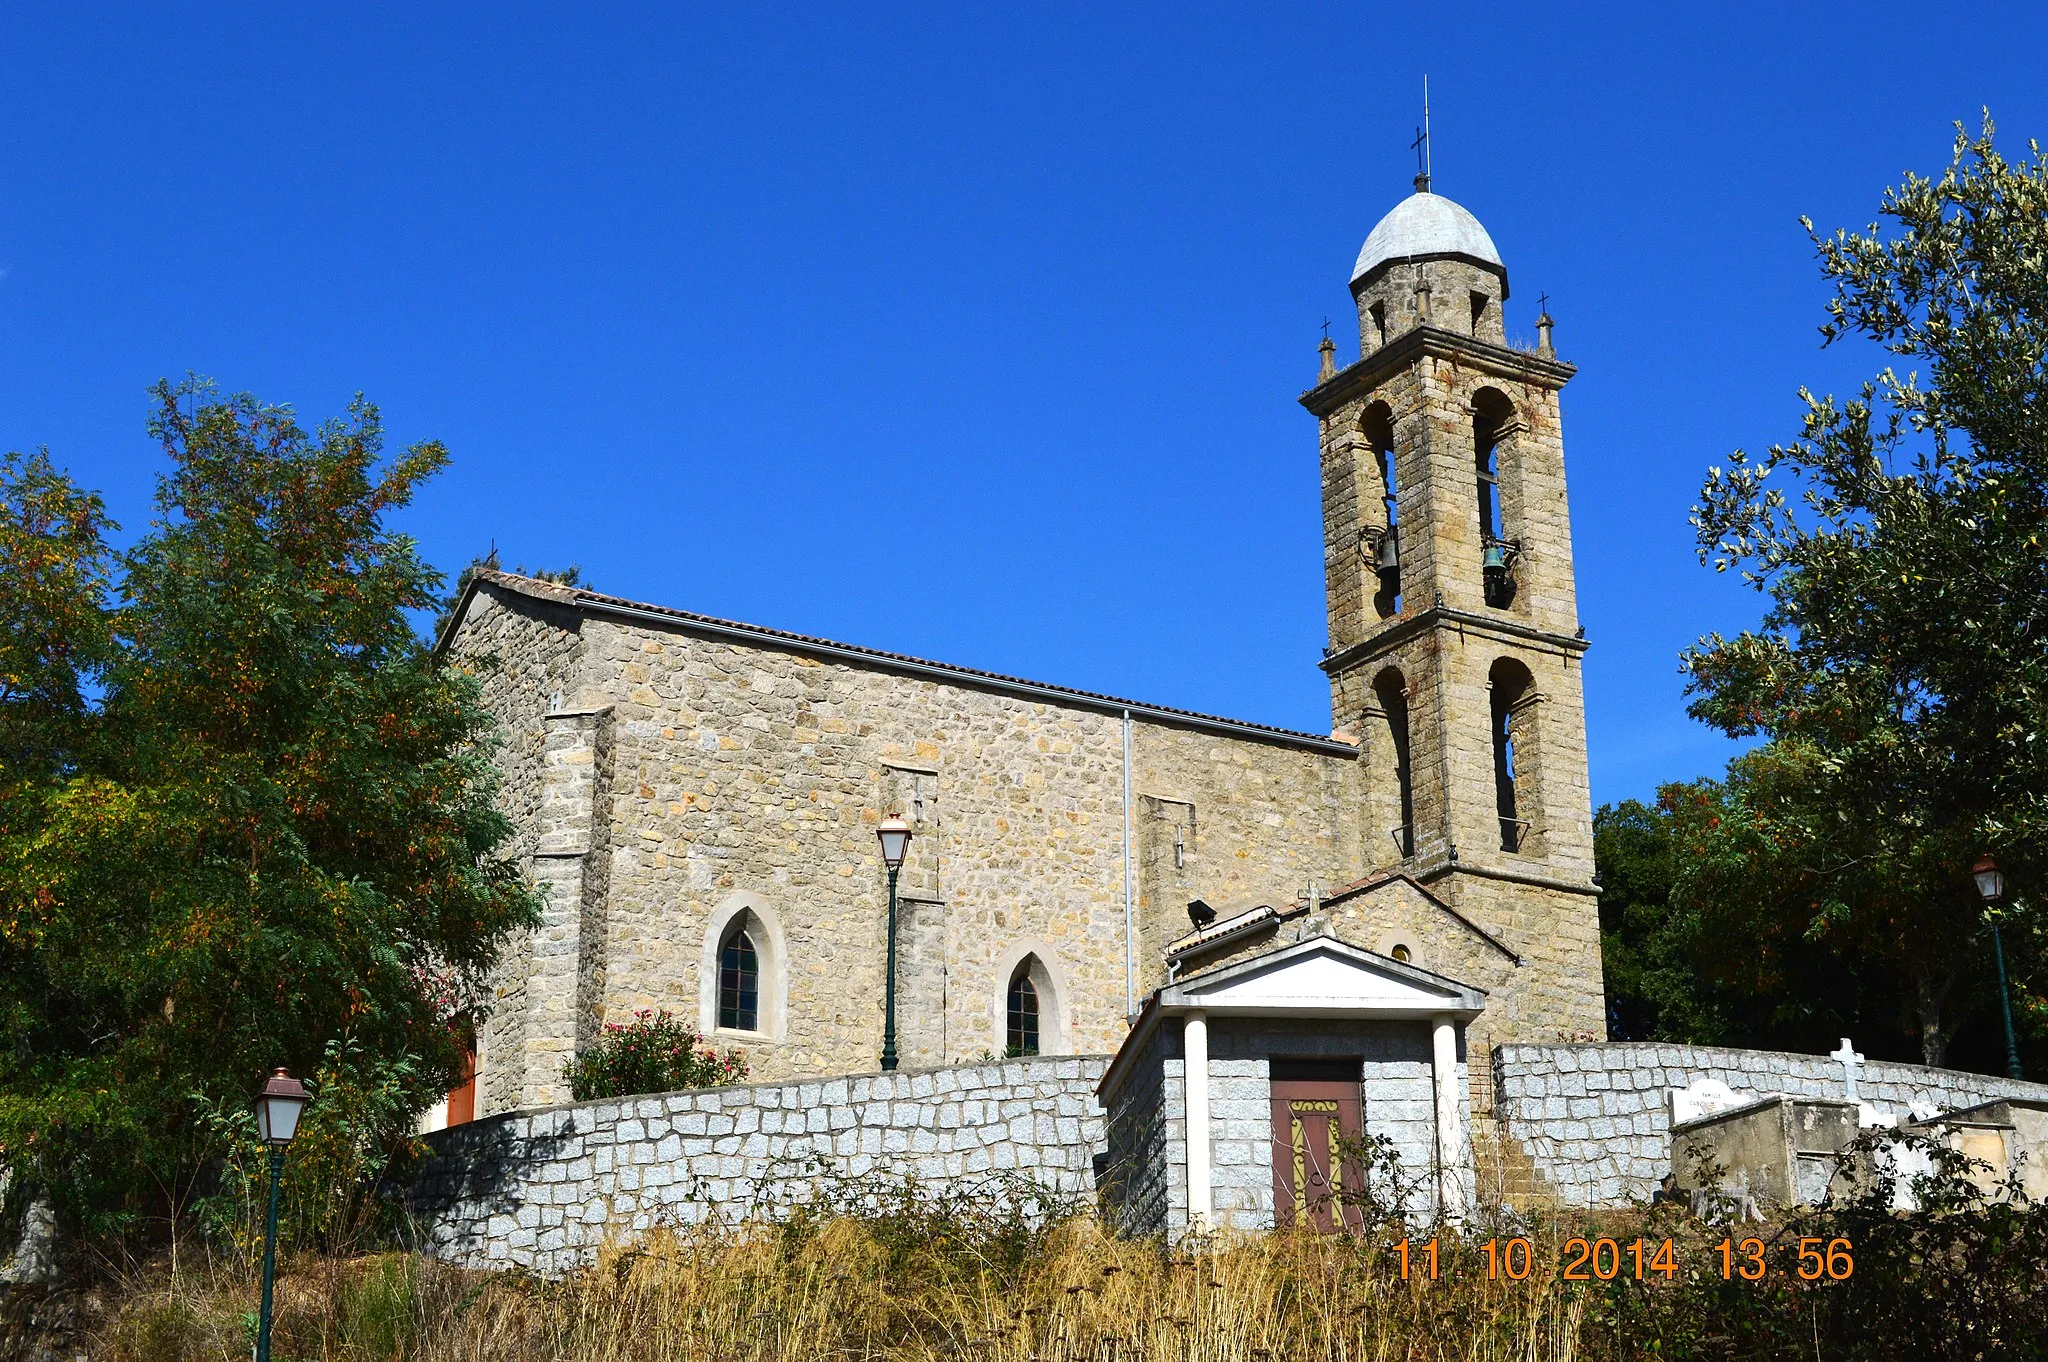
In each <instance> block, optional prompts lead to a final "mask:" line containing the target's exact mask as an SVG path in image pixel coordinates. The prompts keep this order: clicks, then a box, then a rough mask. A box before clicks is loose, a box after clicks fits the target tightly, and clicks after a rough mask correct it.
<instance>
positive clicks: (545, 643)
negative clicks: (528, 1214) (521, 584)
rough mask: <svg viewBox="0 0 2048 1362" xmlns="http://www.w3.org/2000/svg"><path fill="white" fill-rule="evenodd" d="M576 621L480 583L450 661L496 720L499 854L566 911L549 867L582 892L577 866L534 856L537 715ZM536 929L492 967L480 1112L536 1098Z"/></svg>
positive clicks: (571, 660) (543, 759)
mask: <svg viewBox="0 0 2048 1362" xmlns="http://www.w3.org/2000/svg"><path fill="white" fill-rule="evenodd" d="M581 629H582V617H581V615H580V614H579V613H578V612H577V611H575V610H571V609H565V608H563V607H562V606H561V605H559V604H553V603H550V602H547V601H544V600H536V599H531V598H523V599H521V600H520V601H519V602H518V603H517V605H516V606H514V605H508V604H507V603H505V602H501V601H499V600H498V599H496V598H495V597H493V596H491V595H490V594H489V593H486V592H479V593H478V594H477V596H476V597H475V598H474V600H473V601H472V602H471V604H470V607H469V610H468V611H467V612H466V613H465V615H464V616H463V618H462V619H461V620H460V621H459V622H458V626H457V630H456V635H455V638H454V639H453V640H452V646H451V648H450V655H451V657H452V659H453V660H454V661H455V663H456V664H457V665H464V666H470V667H473V668H475V670H476V672H477V675H478V679H479V681H480V682H481V684H482V686H483V699H484V705H485V707H486V708H487V709H488V710H490V712H491V714H492V716H493V717H494V718H496V720H497V721H498V745H497V750H496V752H495V753H494V754H493V757H494V761H495V764H496V766H497V768H498V772H499V775H500V777H501V782H500V785H499V787H498V793H497V803H498V807H499V809H501V810H502V811H503V812H504V814H505V816H506V817H507V818H509V819H510V820H511V821H512V829H513V835H512V840H511V842H510V843H509V844H508V845H507V846H506V847H505V848H504V849H503V852H502V854H504V855H506V856H507V857H509V858H511V859H514V860H517V861H519V862H521V863H522V864H524V865H526V866H527V867H528V869H529V871H531V872H533V873H534V874H535V879H536V882H537V884H538V885H539V887H540V888H541V889H542V892H543V893H545V894H547V895H548V898H549V909H550V911H551V912H553V913H556V914H559V913H560V912H561V911H564V910H565V908H566V903H565V902H564V899H565V898H566V895H567V894H568V891H567V890H566V889H563V888H559V887H558V886H556V885H555V884H554V883H552V881H553V880H555V879H556V878H559V876H558V874H557V872H567V871H573V872H574V874H575V877H576V879H577V883H578V886H579V887H578V889H577V890H576V899H577V900H578V901H580V897H581V890H580V884H581V873H582V867H581V865H580V864H578V865H575V866H560V865H543V864H538V863H537V862H536V860H535V854H536V852H538V851H539V850H540V843H541V838H542V836H543V834H544V832H545V830H546V822H547V820H544V819H543V817H542V804H543V801H544V800H545V798H546V793H547V790H548V784H549V782H548V780H547V778H546V775H545V768H546V766H547V764H548V761H547V743H548V734H547V724H546V721H545V719H544V716H545V715H547V714H548V713H550V712H552V711H553V710H556V709H559V708H560V707H561V703H562V698H563V697H564V696H565V695H567V694H568V693H569V692H571V691H573V690H574V689H575V686H576V668H577V663H578V660H579V658H580V657H581V652H582V636H581ZM544 938H545V932H543V933H535V934H530V935H528V936H525V937H523V938H521V939H520V940H519V941H518V942H517V943H516V944H515V945H514V946H513V947H512V948H511V949H510V950H509V951H507V952H506V956H505V959H504V960H503V961H501V962H500V965H499V968H498V970H497V974H496V977H495V980H494V997H493V1006H492V1009H491V1015H490V1018H489V1019H488V1020H487V1021H486V1022H485V1024H484V1026H483V1029H482V1034H481V1035H479V1036H478V1038H477V1040H478V1045H477V1059H478V1063H477V1087H478V1092H477V1101H478V1109H479V1110H480V1111H504V1110H507V1109H508V1108H511V1107H516V1106H519V1105H521V1103H522V1102H525V1101H531V1100H539V1099H538V1098H537V1096H536V1095H535V1094H533V1093H531V1092H530V1091H529V1090H528V1088H529V1084H528V1075H529V1072H530V1071H532V1070H533V1069H534V1067H535V1066H534V1062H533V1057H532V1056H530V1055H529V1054H528V1052H527V1040H528V1034H527V1032H528V1018H529V1014H530V1013H531V1012H532V1011H534V1010H536V1009H539V1010H543V1011H545V1010H548V1009H549V1008H550V1007H551V1006H552V999H551V998H549V997H548V996H547V995H548V994H549V992H550V990H549V989H548V988H547V987H546V986H545V985H544V986H543V987H542V988H541V989H539V990H537V991H533V992H532V993H531V995H530V991H529V984H530V983H532V982H533V980H534V976H535V956H534V949H535V946H536V944H540V943H542V942H543V941H544ZM543 955H545V951H543ZM543 963H545V962H543Z"/></svg>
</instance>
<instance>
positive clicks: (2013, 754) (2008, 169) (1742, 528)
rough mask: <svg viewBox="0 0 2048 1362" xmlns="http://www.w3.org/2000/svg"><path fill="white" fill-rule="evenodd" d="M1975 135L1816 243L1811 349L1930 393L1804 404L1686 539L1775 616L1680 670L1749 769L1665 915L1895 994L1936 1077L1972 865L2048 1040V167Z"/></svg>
mask: <svg viewBox="0 0 2048 1362" xmlns="http://www.w3.org/2000/svg"><path fill="white" fill-rule="evenodd" d="M1992 136H1993V129H1992V124H1991V120H1990V118H1989V116H1988V115H1987V116H1986V118H1985V120H1984V125H1983V130H1982V132H1981V133H1979V134H1978V135H1976V136H1974V137H1972V136H1970V135H1968V134H1966V133H1965V132H1964V131H1963V130H1962V129H1961V128H1960V127H1959V128H1958V130H1957V138H1956V145H1955V154H1954V159H1953V162H1952V164H1951V165H1950V167H1949V168H1948V170H1947V171H1946V172H1945V173H1944V174H1943V175H1942V176H1941V178H1939V179H1938V180H1929V179H1925V178H1923V177H1920V176H1917V175H1911V174H1909V175H1908V176H1907V177H1906V179H1905V182H1904V183H1903V184H1902V185H1901V186H1899V187H1897V188H1895V189H1892V190H1890V191H1888V192H1887V193H1886V195H1885V197H1884V202H1883V207H1882V217H1883V218H1884V219H1885V222H1884V223H1883V224H1872V225H1871V226H1870V227H1868V228H1867V229H1866V230H1865V231H1863V232H1860V233H1851V232H1846V231H1844V232H1837V233H1836V234H1835V235H1834V236H1832V237H1821V236H1819V235H1817V234H1816V235H1814V237H1813V240H1814V243H1815V247H1816V249H1817V251H1818V252H1819V257H1820V263H1821V269H1822V273H1823V275H1824V276H1825V277H1826V278H1827V279H1828V280H1829V282H1830V283H1831V284H1832V285H1833V288H1834V295H1833V297H1832V299H1831V300H1830V302H1829V304H1828V319H1827V323H1826V325H1825V326H1824V327H1823V328H1822V336H1823V340H1824V343H1827V344H1833V343H1835V342H1837V341H1840V340H1843V339H1846V338H1850V337H1859V336H1860V337H1863V338H1866V339H1868V340H1871V341H1874V342H1876V343H1877V344H1878V345H1879V346H1881V347H1883V348H1884V349H1885V350H1887V351H1889V352H1890V353H1891V354H1893V355H1896V356H1900V357H1903V358H1905V359H1908V360H1911V361H1913V362H1915V363H1918V364H1922V365H1924V366H1925V371H1926V372H1925V376H1924V378H1923V377H1922V376H1921V375H1920V374H1918V373H1914V372H1909V373H1907V374H1906V375H1904V376H1903V377H1902V376H1900V375H1899V374H1898V373H1897V372H1896V371H1895V370H1894V369H1892V368H1890V367H1886V368H1885V369H1884V370H1883V371H1882V372H1881V373H1879V374H1878V375H1877V376H1876V377H1875V378H1873V379H1872V380H1871V381H1870V382H1868V383H1866V384H1864V385H1863V387H1862V390H1861V392H1860V394H1859V395H1858V396H1857V397H1855V398H1853V399H1851V400H1848V401H1845V402H1837V401H1836V400H1835V399H1834V398H1832V397H1815V396H1813V395H1812V394H1811V393H1808V392H1806V391H1804V390H1802V391H1801V394H1800V395H1801V398H1802V400H1803V401H1804V402H1805V404H1806V415H1805V420H1804V429H1803V431H1802V434H1801V438H1800V439H1798V440H1796V441H1793V442H1791V443H1789V444H1785V445H1778V446H1773V447H1772V448H1771V450H1770V451H1769V453H1768V454H1767V455H1765V456H1764V457H1762V458H1760V459H1751V458H1749V457H1747V456H1746V455H1744V454H1743V453H1742V452H1740V451H1737V452H1736V453H1735V454H1734V455H1733V456H1732V457H1731V459H1730V463H1729V466H1728V467H1727V468H1726V469H1719V468H1717V469H1714V470H1712V471H1711V473H1710V475H1709V477H1708V479H1707V481H1706V484H1705V487H1704V490H1703V492H1702V495H1701V501H1700V504H1699V505H1698V506H1697V507H1695V508H1694V514H1693V523H1694V526H1695V528H1696V530H1697V533H1698V539H1699V545H1700V555H1701V560H1702V561H1703V562H1711V563H1712V564H1713V565H1714V567H1715V568H1716V569H1717V570H1721V571H1726V570H1729V569H1739V570H1740V571H1741V572H1742V573H1743V575H1744V576H1745V578H1747V579H1748V580H1749V581H1750V582H1752V583H1753V584H1755V585H1756V586H1757V587H1758V588H1759V589H1760V590H1762V591H1763V592H1764V593H1765V594H1766V595H1767V596H1768V598H1769V600H1770V606H1769V609H1768V611H1767V613H1766V615H1765V617H1764V620H1763V622H1762V624H1761V627H1759V628H1758V629H1756V630H1753V631H1750V632H1746V633H1743V634H1741V635H1739V636H1737V637H1734V638H1722V637H1720V636H1719V635H1715V636H1712V637H1709V638H1706V639H1703V640H1701V642H1700V644H1699V645H1698V646H1697V647H1695V648H1694V649H1692V650H1691V651H1690V652H1689V653H1688V654H1687V655H1686V658H1685V666H1686V668H1687V670H1688V672H1689V674H1690V689H1691V692H1692V693H1693V695H1694V697H1695V698H1694V701H1693V704H1692V712H1693V713H1694V714H1695V715H1696V716H1697V717H1699V718H1701V719H1703V720H1704V721H1706V722H1708V723H1710V724H1713V725H1715V726H1716V727H1718V728H1720V729H1722V730H1723V731H1724V732H1727V733H1729V734H1732V735H1735V736H1738V737H1751V736H1755V737H1761V738H1763V739H1765V740H1766V747H1765V749H1764V750H1762V751H1760V752H1758V753H1757V754H1755V755H1754V756H1752V757H1750V758H1745V760H1744V762H1743V763H1738V769H1736V770H1734V771H1732V772H1731V782H1730V786H1729V796H1728V801H1727V806H1726V808H1725V810H1724V811H1723V813H1722V815H1721V817H1720V821H1719V822H1718V823H1716V824H1714V825H1713V826H1711V827H1706V828H1700V829H1696V830H1695V831H1696V832H1697V833H1698V841H1697V843H1696V844H1693V845H1689V846H1688V847H1687V849H1686V851H1685V853H1684V856H1685V859H1686V861H1687V863H1688V864H1687V865H1686V866H1685V867H1682V869H1681V873H1680V875H1679V877H1678V878H1679V880H1680V881H1681V884H1680V891H1681V892H1682V893H1685V892H1689V893H1690V894H1691V895H1692V897H1693V901H1694V902H1696V903H1700V904H1703V905H1704V904H1709V903H1713V904H1718V905H1720V910H1721V911H1724V912H1727V913H1729V914H1732V915H1733V916H1734V917H1735V918H1736V919H1737V920H1736V921H1735V922H1733V923H1731V924H1727V925H1728V926H1729V927H1730V928H1731V929H1732V928H1735V927H1747V928H1749V929H1752V930H1760V929H1761V927H1762V926H1763V924H1765V922H1766V921H1767V920H1768V922H1769V923H1770V924H1771V930H1770V931H1769V932H1767V933H1764V935H1765V936H1767V937H1768V938H1770V939H1774V940H1783V941H1791V940H1793V939H1795V938H1796V939H1799V940H1803V941H1808V942H1814V943H1820V944H1823V945H1825V946H1826V947H1827V948H1828V950H1829V952H1830V953H1831V954H1832V956H1833V957H1834V958H1835V959H1837V960H1839V961H1854V962H1861V963H1863V964H1865V965H1868V966H1869V967H1871V968H1872V969H1873V970H1874V971H1876V972H1877V973H1879V974H1881V975H1882V976H1884V977H1885V978H1887V979H1889V980H1890V981H1891V982H1892V984H1893V985H1894V986H1895V987H1896V989H1897V991H1898V994H1899V996H1900V999H1901V1002H1900V1006H1901V1008H1902V1010H1903V1011H1904V1013H1905V1014H1906V1016H1907V1018H1908V1020H1909V1022H1910V1029H1911V1032H1912V1034H1913V1035H1914V1036H1915V1038H1916V1039H1917V1042H1918V1048H1919V1051H1920V1055H1921V1057H1922V1058H1923V1059H1924V1060H1926V1061H1927V1062H1929V1063H1940V1062H1942V1061H1943V1060H1944V1059H1945V1057H1946V1056H1947V1053H1948V1046H1949V1042H1950V1040H1951V1039H1952V1038H1953V1037H1954V1036H1955V1034H1956V1032H1957V1029H1958V1028H1959V1027H1960V1026H1961V1025H1962V1023H1963V1022H1964V1020H1965V1019H1966V1018H1967V1017H1969V1016H1970V1015H1971V1014H1972V1012H1973V1011H1974V1012H1978V1013H1980V1014H1981V1012H1982V1011H1983V1009H1984V1008H1985V1006H1986V1003H1987V993H1986V985H1987V984H1988V977H1989V969H1990V962H1989V948H1988V942H1987V940H1986V937H1985V933H1984V930H1983V921H1982V909H1981V906H1980V904H1979V902H1978V899H1977V896H1976V893H1975V891H1974V888H1973V887H1972V884H1971V880H1970V875H1969V867H1970V864H1971V862H1972V861H1973V860H1974V859H1975V858H1976V857H1977V855H1978V854H1979V853H1981V852H1983V851H1986V850H1989V851H1992V852H1994V853H1995V854H1996V855H1997V856H1998V857H1999V859H2000V861H2001V862H2002V863H2003V864H2004V865H2005V867H2006V870H2007V873H2008V876H2009V881H2010V883H2011V885H2012V887H2013V889H2014V890H2015V891H2016V898H2017V903H2016V906H2015V907H2014V908H2013V909H2012V910H2011V911H2010V914H2009V917H2008V928H2007V931H2008V946H2009V949H2010V950H2011V951H2012V954H2013V962H2014V964H2015V965H2016V967H2017V971H2016V976H2017V982H2018V984H2019V996H2018V997H2017V998H2016V1004H2017V1007H2018V1009H2019V1011H2020V1013H2021V1020H2022V1023H2023V1025H2025V1026H2027V1027H2028V1028H2029V1029H2032V1030H2039V1029H2040V1028H2041V1027H2042V1024H2043V1022H2044V1021H2048V1005H2044V1002H2043V1000H2042V998H2041V996H2040V994H2039V991H2038V987H2037V981H2038V980H2039V978H2040V975H2039V973H2038V968H2039V966H2038V962H2039V961H2040V960H2041V958H2042V945H2043V939H2042V932H2043V915H2042V913H2041V911H2040V908H2039V905H2040V903H2041V896H2042V892H2043V890H2044V888H2048V885H2044V869H2048V861H2044V853H2043V850H2042V849H2043V848H2044V847H2048V837H2044V834H2048V546H2044V543H2043V535H2044V531H2048V363H2044V355H2048V160H2044V158H2043V157H2042V154H2041V151H2040V148H2039V146H2038V145H2034V144H2030V147H2029V150H2030V153H2031V159H2030V160H2027V161H2022V162H2019V163H2008V162H2007V161H2006V160H2005V159H2004V158H2003V157H2002V156H2001V155H2000V154H1999V153H1998V152H1997V151H1996V150H1995V148H1994V147H1993V143H1992ZM1807 227H1808V231H1809V233H1811V232H1812V224H1811V223H1810V222H1809V223H1808V224H1807ZM1687 885H1690V890H1689V891H1688V890H1687V889H1686V886H1687ZM1724 936H1725V937H1726V938H1727V939H1729V940H1731V941H1732V940H1735V939H1738V938H1736V937H1735V936H1734V933H1733V931H1732V930H1730V931H1727V932H1724ZM1766 954H1767V953H1764V952H1759V957H1758V958H1759V959H1762V958H1765V957H1766Z"/></svg>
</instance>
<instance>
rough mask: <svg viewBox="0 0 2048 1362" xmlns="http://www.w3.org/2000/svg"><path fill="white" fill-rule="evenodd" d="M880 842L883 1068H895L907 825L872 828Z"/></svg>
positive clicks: (893, 822) (900, 822)
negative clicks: (899, 898)
mask: <svg viewBox="0 0 2048 1362" xmlns="http://www.w3.org/2000/svg"><path fill="white" fill-rule="evenodd" d="M875 836H876V837H879V838H880V839H881V841H882V864H884V865H886V866H888V867H889V974H888V983H887V985H886V986H885V987H884V989H883V992H882V1009H883V1010H882V1071H883V1072H884V1073H887V1072H888V1071H889V1070H891V1069H893V1068H895V1067H896V872H897V871H899V870H901V869H903V857H904V856H905V855H906V854H907V853H908V852H909V851H910V824H908V823H906V822H904V821H903V820H902V819H900V818H890V819H886V820H884V821H883V823H882V826H880V827H879V828H876V829H875Z"/></svg>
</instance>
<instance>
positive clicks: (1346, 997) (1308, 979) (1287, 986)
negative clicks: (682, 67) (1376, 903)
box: [1160, 937, 1485, 1017]
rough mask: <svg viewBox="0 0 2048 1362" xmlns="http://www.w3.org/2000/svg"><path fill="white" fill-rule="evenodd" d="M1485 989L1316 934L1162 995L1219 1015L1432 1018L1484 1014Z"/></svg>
mask: <svg viewBox="0 0 2048 1362" xmlns="http://www.w3.org/2000/svg"><path fill="white" fill-rule="evenodd" d="M1484 999H1485V995H1484V994H1482V993H1481V992H1480V991H1479V990H1477V989H1475V988H1471V987H1469V986H1467V985H1465V984H1461V983H1459V982H1458V981H1457V980H1455V979H1447V978H1445V977H1444V976H1442V975H1439V974H1432V973H1430V972H1429V971H1427V970H1421V969H1417V968H1415V967H1414V966H1412V965H1406V964H1403V963H1402V962H1400V961H1398V960H1393V959H1389V958H1388V957H1386V956H1383V955H1377V954H1374V953H1373V952H1372V951H1368V950H1362V949H1360V948H1359V947H1357V946H1353V945H1351V944H1350V943H1349V942H1345V941H1340V940H1338V939H1337V938H1335V937H1312V938H1310V939H1309V940H1307V941H1303V942H1300V943H1299V944H1296V945H1293V946H1288V947H1286V948H1285V949H1282V950H1278V951H1274V952H1272V953H1270V954H1267V955H1261V956H1254V957H1253V958H1251V959H1249V960H1242V961H1239V962H1237V963H1236V964H1233V965H1230V966H1228V967H1226V968H1223V969H1219V970H1215V971H1212V972H1209V973H1206V974H1199V975H1196V976H1194V977H1193V978H1189V979H1183V980H1181V981H1180V982H1178V983H1176V984H1173V985H1171V986H1169V987H1168V988H1166V989H1165V990H1163V991H1162V993H1161V997H1160V1002H1161V1003H1162V1004H1164V1005H1165V1006H1168V1007H1179V1008H1188V1007H1199V1008H1206V1009H1209V1010H1212V1011H1217V1012H1273V1013H1357V1014H1368V1015H1379V1016H1396V1017H1399V1016H1411V1017H1413V1016H1428V1015H1436V1014H1441V1013H1471V1012H1477V1011H1478V1010H1479V1009H1480V1008H1481V1007H1483V1006H1484V1005H1485V1002H1484Z"/></svg>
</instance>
